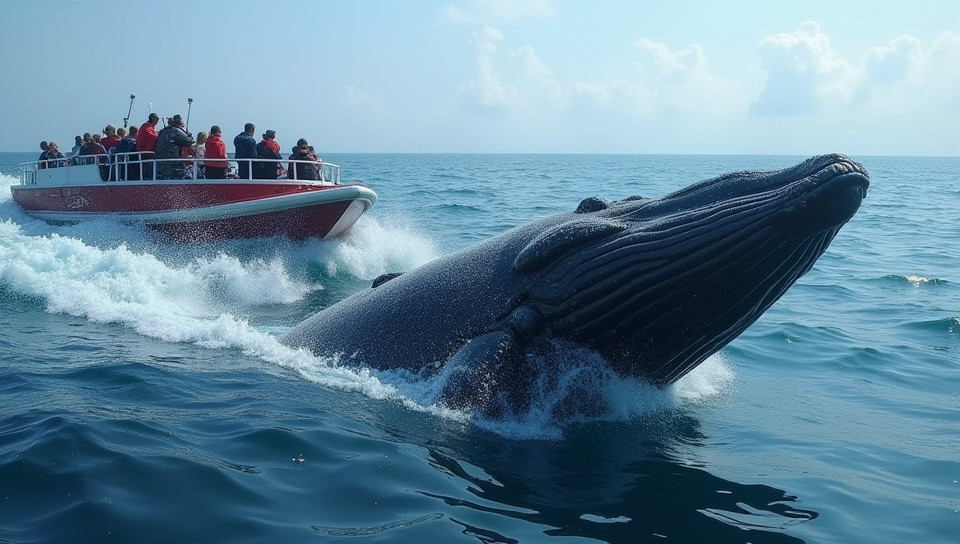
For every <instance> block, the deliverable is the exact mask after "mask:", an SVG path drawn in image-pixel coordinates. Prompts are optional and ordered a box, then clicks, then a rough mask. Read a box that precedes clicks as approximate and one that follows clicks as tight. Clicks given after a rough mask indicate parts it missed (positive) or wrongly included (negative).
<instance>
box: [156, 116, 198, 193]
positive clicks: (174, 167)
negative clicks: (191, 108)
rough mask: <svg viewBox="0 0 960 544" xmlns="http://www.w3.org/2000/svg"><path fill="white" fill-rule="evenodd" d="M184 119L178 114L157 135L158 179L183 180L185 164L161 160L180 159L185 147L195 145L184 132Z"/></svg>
mask: <svg viewBox="0 0 960 544" xmlns="http://www.w3.org/2000/svg"><path fill="white" fill-rule="evenodd" d="M183 126H184V124H183V118H182V117H181V116H180V115H179V114H178V115H174V116H173V117H171V118H170V119H169V120H167V126H166V128H164V129H163V130H161V131H160V132H158V133H157V151H156V155H155V157H156V159H157V179H182V178H183V175H184V168H183V162H181V161H169V160H161V159H179V158H181V154H180V150H181V148H183V147H191V146H192V145H193V143H194V142H193V137H192V136H191V135H190V133H189V132H184V130H183Z"/></svg>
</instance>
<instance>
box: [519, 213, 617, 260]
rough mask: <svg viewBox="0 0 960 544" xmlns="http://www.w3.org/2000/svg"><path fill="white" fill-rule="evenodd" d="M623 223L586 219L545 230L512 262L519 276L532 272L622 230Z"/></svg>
mask: <svg viewBox="0 0 960 544" xmlns="http://www.w3.org/2000/svg"><path fill="white" fill-rule="evenodd" d="M626 228H627V226H626V225H624V224H623V223H617V222H614V221H610V220H609V219H599V218H594V217H586V218H583V219H580V220H578V221H571V222H568V223H563V224H561V225H557V226H555V227H553V228H550V229H547V230H546V231H544V233H543V234H541V235H540V236H537V237H536V238H534V239H533V240H531V241H530V243H529V244H527V246H526V247H525V248H523V250H522V251H521V252H520V254H519V255H517V258H516V259H515V260H514V261H513V269H514V270H515V271H516V272H519V273H526V272H533V271H535V270H538V269H540V268H543V267H544V266H545V265H547V264H548V263H549V262H550V261H552V260H554V259H556V258H557V257H560V256H561V255H565V254H566V253H568V252H570V251H573V250H575V249H577V248H580V247H582V246H583V245H585V244H587V243H589V242H592V241H594V240H597V239H599V238H604V237H606V236H609V235H611V234H615V233H618V232H621V231H623V230H624V229H626Z"/></svg>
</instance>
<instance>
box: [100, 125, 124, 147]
mask: <svg viewBox="0 0 960 544" xmlns="http://www.w3.org/2000/svg"><path fill="white" fill-rule="evenodd" d="M103 134H104V137H103V138H100V145H102V146H103V148H104V149H106V150H107V151H110V148H112V147H113V146H115V145H117V144H118V143H120V137H118V136H117V127H115V126H113V125H107V126H106V127H104V129H103Z"/></svg>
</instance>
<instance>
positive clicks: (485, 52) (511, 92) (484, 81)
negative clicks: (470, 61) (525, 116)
mask: <svg viewBox="0 0 960 544" xmlns="http://www.w3.org/2000/svg"><path fill="white" fill-rule="evenodd" d="M501 41H503V33H501V32H500V31H499V30H497V29H496V28H493V27H490V26H486V27H484V28H483V30H481V31H480V32H475V33H474V34H473V42H474V44H475V45H476V57H475V68H476V73H475V77H474V79H473V81H471V82H470V83H469V84H467V85H465V86H464V87H463V90H464V91H465V92H466V96H467V104H468V105H469V106H472V107H473V108H475V109H479V110H495V111H496V110H506V109H511V108H514V107H516V105H517V100H518V97H519V91H518V90H517V88H516V87H514V86H513V85H510V84H507V83H504V82H503V81H502V77H501V75H500V73H499V72H498V71H497V69H496V68H495V67H494V57H495V56H496V53H497V45H498V44H499V43H500V42H501Z"/></svg>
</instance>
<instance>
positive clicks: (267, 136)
mask: <svg viewBox="0 0 960 544" xmlns="http://www.w3.org/2000/svg"><path fill="white" fill-rule="evenodd" d="M276 137H277V132H276V131H275V130H268V131H266V132H264V133H263V140H260V143H259V144H257V157H258V158H261V159H273V160H272V161H270V162H267V161H262V162H261V161H258V162H255V163H253V177H254V178H256V179H277V178H278V177H280V173H281V171H282V170H283V167H282V166H281V165H280V162H279V161H281V160H283V155H281V154H280V144H278V143H277V142H276ZM274 161H276V162H274Z"/></svg>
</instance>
